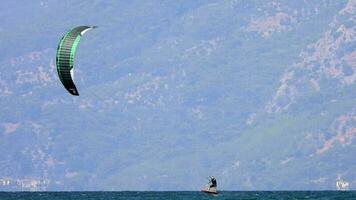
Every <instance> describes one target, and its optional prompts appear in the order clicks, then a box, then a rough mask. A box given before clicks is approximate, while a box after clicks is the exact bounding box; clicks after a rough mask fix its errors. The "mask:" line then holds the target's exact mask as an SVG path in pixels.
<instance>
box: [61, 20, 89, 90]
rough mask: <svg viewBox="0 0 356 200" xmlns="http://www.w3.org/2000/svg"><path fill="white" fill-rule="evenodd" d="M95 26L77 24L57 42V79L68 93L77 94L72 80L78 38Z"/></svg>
mask: <svg viewBox="0 0 356 200" xmlns="http://www.w3.org/2000/svg"><path fill="white" fill-rule="evenodd" d="M93 28H96V26H78V27H75V28H73V29H72V30H70V31H69V32H67V33H66V34H65V35H64V36H63V37H62V39H61V41H60V42H59V45H58V48H57V56H56V66H57V72H58V76H59V79H60V80H61V82H62V84H63V86H64V87H65V88H66V89H67V90H68V92H69V93H71V94H72V95H75V96H79V93H78V90H77V88H76V87H75V84H74V82H73V74H74V73H73V69H74V55H75V51H76V49H77V46H78V43H79V41H80V38H81V37H82V35H84V33H86V32H87V31H88V30H90V29H93Z"/></svg>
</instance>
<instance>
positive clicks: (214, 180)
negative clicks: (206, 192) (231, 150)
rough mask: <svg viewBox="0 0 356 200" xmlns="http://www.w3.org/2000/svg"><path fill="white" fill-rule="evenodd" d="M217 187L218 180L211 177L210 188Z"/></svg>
mask: <svg viewBox="0 0 356 200" xmlns="http://www.w3.org/2000/svg"><path fill="white" fill-rule="evenodd" d="M216 186H217V183H216V179H215V177H214V176H211V177H210V181H209V188H216Z"/></svg>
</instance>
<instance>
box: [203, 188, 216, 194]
mask: <svg viewBox="0 0 356 200" xmlns="http://www.w3.org/2000/svg"><path fill="white" fill-rule="evenodd" d="M200 191H201V192H204V193H207V194H219V193H218V192H217V191H216V190H215V191H213V190H209V189H202V190H200Z"/></svg>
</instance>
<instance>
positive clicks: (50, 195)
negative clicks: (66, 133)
mask: <svg viewBox="0 0 356 200" xmlns="http://www.w3.org/2000/svg"><path fill="white" fill-rule="evenodd" d="M10 199H11V200H12V199H16V200H32V199H36V200H57V199H61V200H62V199H65V200H81V199H83V200H84V199H89V200H94V199H95V200H96V199H100V200H101V199H103V200H104V199H105V200H111V199H112V200H116V199H117V200H121V199H122V200H139V199H140V200H141V199H152V200H154V199H159V200H160V199H165V200H166V199H167V200H175V199H177V200H178V199H179V200H195V199H202V200H204V199H214V200H220V199H221V200H223V199H224V200H233V199H241V200H254V199H255V200H258V199H263V200H269V199H283V200H284V199H293V200H297V199H322V200H328V199H337V200H356V191H348V192H343V191H310V192H305V191H298V192H293V191H287V192H284V191H283V192H227V191H224V192H220V193H219V194H218V195H209V194H205V193H201V192H0V200H10Z"/></svg>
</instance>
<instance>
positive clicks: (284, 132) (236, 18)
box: [0, 1, 355, 190]
mask: <svg viewBox="0 0 356 200" xmlns="http://www.w3.org/2000/svg"><path fill="white" fill-rule="evenodd" d="M117 4H118V3H112V4H111V3H110V2H109V3H103V2H100V1H97V3H96V6H93V5H82V6H84V7H83V12H85V13H86V15H88V14H87V13H91V12H90V11H91V9H94V8H96V7H97V6H99V7H100V9H99V10H98V11H97V13H99V14H98V17H92V20H93V24H94V23H95V22H96V23H97V25H99V29H98V30H94V31H93V33H90V34H87V35H85V37H84V38H83V42H82V43H81V44H80V49H79V52H78V55H77V61H76V62H77V63H76V65H77V66H78V67H77V68H76V74H75V79H76V82H77V85H78V86H79V92H80V94H81V96H80V97H79V98H72V97H71V96H69V95H68V94H67V93H66V91H65V90H64V88H63V87H62V85H61V84H60V82H59V81H58V78H57V74H56V69H55V64H54V58H55V47H56V45H57V44H56V42H57V40H58V38H55V37H54V36H46V39H45V41H48V44H50V45H44V44H41V45H42V46H44V47H43V50H36V51H34V50H33V51H31V52H28V53H25V54H22V53H21V54H20V55H22V56H16V57H12V58H7V57H6V56H4V58H5V59H0V60H1V62H0V63H1V64H0V68H1V73H0V98H1V102H0V103H1V106H2V110H1V113H2V114H1V115H0V116H1V128H2V134H1V138H2V140H1V142H0V144H1V145H0V148H1V150H2V151H3V152H6V155H2V157H1V162H2V164H1V165H0V167H1V168H2V170H0V171H1V174H0V177H11V178H13V179H16V178H18V179H23V178H33V179H36V180H37V179H39V180H49V183H47V182H46V184H45V185H46V186H45V187H46V188H49V189H77V190H80V189H84V190H87V189H103V190H111V189H118V190H130V189H141V190H165V189H170V190H182V189H183V190H184V189H186V190H191V189H197V187H200V186H201V185H202V184H203V182H205V179H204V177H205V176H209V175H210V174H215V175H216V176H218V178H219V183H220V185H221V187H222V188H224V189H231V190H236V189H267V190H269V189H333V188H334V187H335V186H334V183H335V180H336V178H338V177H341V178H344V179H345V180H347V181H349V182H350V183H351V187H354V185H355V173H354V172H353V171H352V170H353V168H354V167H355V162H354V161H353V159H352V158H353V152H355V143H354V135H355V107H354V105H355V96H354V92H353V91H354V90H355V85H354V81H355V79H354V78H355V62H354V57H355V56H354V54H355V53H354V50H353V47H354V38H355V25H354V17H353V15H354V12H355V9H354V8H355V5H354V2H353V1H348V2H346V1H339V2H335V1H317V2H310V1H305V2H303V3H301V4H298V5H295V3H293V2H285V1H273V2H267V1H266V2H260V1H247V2H244V1H209V2H204V1H202V2H198V3H187V2H178V3H177V2H175V3H173V2H166V3H164V4H160V3H157V2H155V1H152V2H151V3H147V4H143V5H141V4H139V3H138V2H133V3H131V4H129V5H121V6H122V8H121V7H120V9H124V10H122V12H115V9H112V8H113V7H115V6H118V5H117ZM40 5H41V8H40V11H39V12H40V13H41V12H43V13H47V14H48V10H50V9H53V8H56V9H59V10H60V9H63V10H65V9H67V8H68V6H69V5H68V3H64V4H60V5H59V6H58V7H55V5H56V1H53V2H47V3H46V2H43V4H40ZM177 5H181V7H180V8H179V9H182V10H181V12H180V11H179V9H177V10H176V11H175V12H174V14H172V13H171V14H167V13H170V11H171V10H172V9H173V10H175V9H176V8H177V7H175V6H177ZM30 6H33V7H35V8H36V9H37V7H36V5H32V4H31V5H30ZM71 6H72V5H71ZM77 6H80V5H77ZM74 7H75V6H74ZM152 8H161V9H160V11H159V12H158V11H157V12H154V14H150V12H148V10H152ZM246 10H248V11H249V12H246ZM74 11H75V9H74V10H71V9H68V13H69V16H73V14H72V13H75V12H74ZM110 13H112V18H113V21H115V20H116V21H117V23H118V24H122V25H123V26H119V25H117V27H116V26H113V24H115V23H114V22H113V21H111V20H103V19H105V18H106V17H105V16H107V15H110ZM114 13H125V14H126V16H124V15H120V14H114ZM45 15H46V14H45ZM86 15H84V14H83V15H82V14H80V13H78V14H76V16H79V17H78V18H79V19H82V18H83V19H84V18H85V19H84V20H83V21H84V22H85V23H87V22H88V21H90V17H91V15H90V16H88V18H86V17H83V16H86ZM116 15H117V16H116ZM145 18H147V21H145ZM108 19H110V18H108ZM125 19H126V20H127V21H129V22H128V23H127V24H126V23H125ZM150 19H157V20H156V21H155V20H153V21H152V20H150ZM329 19H330V20H329ZM135 20H136V21H135ZM140 20H141V21H140ZM54 21H60V18H55V19H54ZM44 22H46V21H44ZM79 22H80V23H82V21H80V20H78V22H69V24H67V25H68V27H66V29H68V28H69V27H70V26H71V25H72V23H73V24H77V23H79ZM145 22H146V23H145ZM46 23H50V22H46ZM46 23H45V24H44V26H43V28H47V27H48V26H49V25H48V24H46ZM132 23H139V24H138V25H137V27H136V26H133V25H132ZM100 24H103V26H102V28H101V27H100ZM313 24H314V25H315V24H318V25H319V26H318V27H316V28H313V29H311V28H310V25H313ZM130 25H132V26H130ZM61 26H63V27H65V25H61ZM100 28H101V30H100ZM56 29H59V28H56ZM126 29H127V30H126ZM1 30H3V29H1ZM30 31H31V30H30ZM57 31H58V30H57ZM62 31H63V30H62ZM106 31H108V32H110V36H108V35H105V32H106ZM129 31H132V34H131V36H127V38H128V39H127V41H125V40H124V39H125V37H122V35H125V34H129V33H126V32H129ZM37 34H38V33H37ZM57 34H58V33H57ZM61 34H62V33H60V34H58V37H60V35H61ZM303 34H304V35H305V37H303ZM38 35H41V34H38ZM103 36H105V37H106V38H105V37H104V38H103ZM23 37H25V36H23ZM36 37H37V36H36ZM51 37H53V38H52V39H51ZM25 38H26V39H28V40H30V37H29V36H28V37H25ZM98 38H100V39H98ZM113 41H115V42H113ZM9 43H11V42H9ZM36 43H37V42H36ZM0 44H3V43H0ZM5 44H6V43H5ZM41 45H39V46H41ZM120 45H122V46H125V47H127V48H126V49H127V52H124V50H125V49H124V48H123V49H120ZM31 46H32V45H31ZM93 47H94V50H91V49H93ZM5 48H9V47H8V46H5ZM25 48H30V47H25ZM39 48H40V49H41V48H42V47H39ZM100 49H101V51H100ZM11 51H12V52H16V50H11ZM98 58H100V59H98ZM99 60H101V61H100V62H99ZM98 66H100V67H99V68H98ZM344 68H345V69H344ZM281 77H282V78H281ZM280 79H281V80H280ZM335 86H336V87H335ZM331 89H335V92H334V91H332V90H331ZM15 144H16V146H17V148H13V146H14V145H15ZM335 160H336V161H335ZM331 161H332V163H330V162H331ZM320 165H328V167H324V166H320ZM306 168H308V169H310V170H309V172H306V170H305V169H306ZM187 180H189V181H188V183H187ZM14 188H15V189H16V187H13V189H14ZM5 189H6V188H5ZM17 189H18V188H17Z"/></svg>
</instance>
